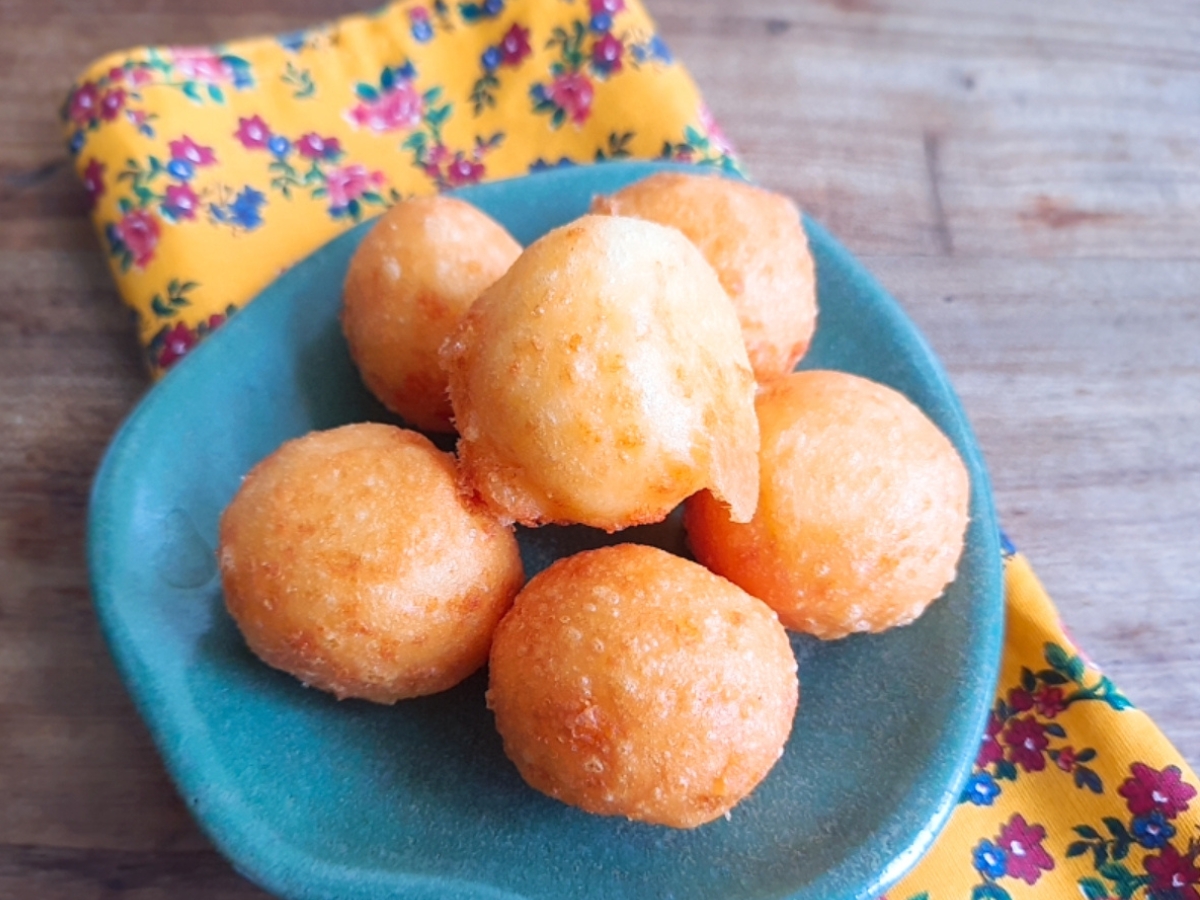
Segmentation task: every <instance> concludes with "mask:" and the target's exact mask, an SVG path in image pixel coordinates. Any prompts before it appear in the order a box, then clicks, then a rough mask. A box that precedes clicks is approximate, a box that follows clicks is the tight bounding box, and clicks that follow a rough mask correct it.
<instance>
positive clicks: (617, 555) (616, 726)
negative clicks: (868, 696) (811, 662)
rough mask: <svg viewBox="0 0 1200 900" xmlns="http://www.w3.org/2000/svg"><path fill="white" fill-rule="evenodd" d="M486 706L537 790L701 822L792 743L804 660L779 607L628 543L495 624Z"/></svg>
mask: <svg viewBox="0 0 1200 900" xmlns="http://www.w3.org/2000/svg"><path fill="white" fill-rule="evenodd" d="M489 672H490V678H491V683H490V686H489V689H488V694H487V698H488V706H489V707H490V708H491V709H492V711H493V712H494V713H495V716H496V727H497V729H498V730H499V732H500V735H501V737H502V738H503V739H504V752H505V753H506V754H507V755H508V757H509V759H511V760H512V761H513V763H515V764H516V766H517V769H518V770H519V771H520V773H521V776H522V777H523V778H524V779H525V780H526V781H527V782H528V783H529V784H530V785H531V786H532V787H534V788H536V789H537V790H539V791H541V792H543V793H545V794H548V795H550V796H551V797H554V798H556V799H558V800H561V801H563V802H564V803H569V804H571V805H572V806H578V807H580V808H582V809H584V810H586V811H588V812H591V813H597V814H599V815H605V816H626V817H628V818H630V819H636V820H638V821H642V822H649V823H652V824H658V825H669V826H671V827H673V828H694V827H696V826H697V825H703V824H704V823H705V822H709V821H711V820H713V819H715V818H717V817H719V816H721V815H723V814H724V813H726V812H728V811H729V810H730V809H732V808H733V806H734V805H735V804H737V803H738V802H739V801H741V800H742V799H743V798H744V797H746V796H747V795H748V794H749V793H750V792H751V791H752V790H754V788H755V787H756V786H757V785H758V783H759V782H760V781H762V779H763V778H764V777H765V776H766V774H767V772H769V771H770V769H771V767H772V766H773V765H774V764H775V762H776V760H778V759H779V757H780V755H781V754H782V753H783V747H784V744H785V743H786V742H787V738H788V734H789V733H790V732H791V728H792V719H793V717H794V716H795V712H796V703H797V699H798V693H799V686H798V684H797V681H796V660H795V657H794V656H793V655H792V649H791V646H790V644H789V643H788V638H787V635H786V633H785V632H784V630H783V627H782V626H781V625H780V624H779V620H778V619H777V618H776V616H775V614H774V613H773V612H771V610H770V609H768V608H767V606H766V605H765V604H763V603H762V602H760V601H758V600H755V599H754V598H753V597H751V596H749V595H748V594H746V593H745V592H744V591H743V590H741V588H739V587H737V586H736V585H733V584H731V583H730V582H728V581H726V580H725V579H724V578H719V577H717V576H716V575H713V574H712V573H711V572H709V571H708V570H706V569H705V568H704V567H702V566H699V565H697V564H696V563H694V562H690V561H688V560H685V559H682V558H680V557H678V556H673V555H672V554H670V553H667V552H666V551H664V550H659V549H656V548H653V547H644V546H640V545H637V544H621V545H618V546H615V547H605V548H602V549H600V550H591V551H587V552H584V553H579V554H576V555H575V556H570V557H567V558H565V559H561V560H559V561H558V562H556V563H554V565H552V566H551V567H550V568H548V569H546V570H545V571H544V572H542V573H540V574H539V575H537V576H535V577H534V578H533V579H532V580H531V581H530V582H529V584H528V585H527V586H526V588H525V589H524V590H523V591H522V592H521V593H520V594H518V595H517V599H516V601H515V602H514V604H513V608H512V610H511V611H510V612H509V613H508V615H506V616H505V617H504V620H503V621H502V622H501V623H500V627H499V628H498V629H497V631H496V639H495V641H494V643H493V644H492V654H491V660H490V663H489Z"/></svg>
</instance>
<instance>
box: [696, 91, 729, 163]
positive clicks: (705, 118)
mask: <svg viewBox="0 0 1200 900" xmlns="http://www.w3.org/2000/svg"><path fill="white" fill-rule="evenodd" d="M699 115H700V128H701V129H702V130H703V131H704V133H705V134H707V135H708V139H709V141H711V142H712V145H713V147H714V148H716V151H717V152H718V153H721V154H724V155H725V156H733V155H734V154H735V153H736V152H737V151H736V150H735V149H734V146H733V143H732V142H731V141H730V140H729V138H727V137H725V132H724V131H722V130H721V126H720V125H719V124H718V123H717V120H716V119H715V118H713V114H712V111H711V110H710V109H709V108H708V104H707V103H705V102H704V101H701V102H700V109H699Z"/></svg>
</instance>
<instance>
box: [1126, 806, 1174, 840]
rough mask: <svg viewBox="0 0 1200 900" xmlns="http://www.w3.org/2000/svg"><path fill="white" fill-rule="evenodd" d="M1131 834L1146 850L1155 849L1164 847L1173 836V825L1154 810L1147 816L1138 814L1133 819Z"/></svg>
mask: <svg viewBox="0 0 1200 900" xmlns="http://www.w3.org/2000/svg"><path fill="white" fill-rule="evenodd" d="M1133 836H1134V837H1135V838H1137V842H1138V843H1139V844H1141V845H1142V846H1143V847H1145V848H1146V849H1147V850H1157V849H1159V848H1160V847H1165V846H1166V844H1167V842H1168V841H1169V840H1171V838H1173V837H1174V836H1175V826H1174V825H1172V824H1171V823H1170V822H1168V821H1167V820H1166V818H1165V817H1164V816H1163V814H1162V813H1161V812H1159V811H1158V810H1155V811H1154V812H1152V813H1150V815H1148V816H1138V817H1137V818H1136V819H1134V820H1133Z"/></svg>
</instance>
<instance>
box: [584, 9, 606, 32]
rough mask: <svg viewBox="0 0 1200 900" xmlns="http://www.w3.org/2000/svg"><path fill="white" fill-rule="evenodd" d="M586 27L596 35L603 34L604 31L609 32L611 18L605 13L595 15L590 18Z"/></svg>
mask: <svg viewBox="0 0 1200 900" xmlns="http://www.w3.org/2000/svg"><path fill="white" fill-rule="evenodd" d="M588 27H589V28H590V29H591V30H592V31H594V32H595V33H596V34H604V32H606V31H611V30H612V16H611V15H609V14H608V13H606V12H602V13H596V14H595V15H594V16H592V21H591V22H589V23H588Z"/></svg>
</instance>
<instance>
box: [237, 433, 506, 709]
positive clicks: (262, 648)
mask: <svg viewBox="0 0 1200 900" xmlns="http://www.w3.org/2000/svg"><path fill="white" fill-rule="evenodd" d="M220 561H221V583H222V586H223V587H224V590H225V603H226V606H227V607H228V608H229V612H230V613H231V614H232V616H233V618H234V619H235V620H236V621H237V624H238V627H239V628H240V629H241V631H242V634H243V635H244V636H245V638H246V642H247V643H248V644H249V645H250V649H251V650H253V651H254V652H255V653H256V654H257V655H258V656H259V657H260V658H261V659H262V660H263V661H264V662H266V663H267V664H268V665H271V666H274V667H275V668H277V669H282V670H283V671H285V672H290V673H291V674H293V675H295V676H296V677H297V678H299V679H300V680H301V681H303V682H304V683H305V684H308V685H312V686H313V687H317V688H320V689H321V690H324V691H329V692H331V693H333V694H336V695H337V697H338V698H339V699H342V698H345V697H360V698H363V699H365V700H373V701H375V702H376V703H394V702H395V701H397V700H401V699H404V698H407V697H419V696H422V695H425V694H432V693H435V692H437V691H442V690H445V689H446V688H449V687H451V686H453V685H455V684H457V683H458V682H459V681H461V680H462V679H464V678H466V677H467V676H468V675H470V674H471V673H472V672H474V671H475V670H476V669H478V668H479V667H480V666H481V665H483V663H484V661H485V660H486V659H487V654H488V648H489V647H490V646H491V641H492V633H493V632H494V630H495V628H496V624H497V623H498V622H499V621H500V618H501V616H503V615H504V613H505V611H506V610H507V609H508V607H509V605H510V604H511V602H512V598H513V597H514V596H515V595H516V593H517V591H518V590H519V589H520V587H521V585H522V583H523V581H524V571H523V569H522V566H521V558H520V556H519V555H518V553H517V542H516V539H515V538H514V537H513V535H512V532H511V530H510V529H507V528H504V527H502V526H501V525H500V524H499V523H497V522H496V521H495V519H493V518H492V517H491V516H488V515H486V514H485V513H483V512H481V511H478V510H475V509H471V508H468V507H466V506H464V505H463V503H462V502H461V500H460V499H459V495H458V491H457V488H456V484H455V472H454V460H453V457H452V456H451V455H450V454H448V453H442V452H440V451H439V450H437V449H436V448H435V447H434V446H433V445H432V444H431V443H430V442H429V441H428V440H427V439H426V438H424V437H422V436H421V435H419V434H417V433H416V432H413V431H406V430H404V429H401V428H395V427H392V426H390V425H377V424H360V425H347V426H345V427H343V428H335V429H333V430H332V431H324V432H313V433H312V434H309V435H307V436H306V437H302V438H299V439H297V440H294V441H289V442H288V443H286V444H284V445H283V446H282V447H281V448H279V450H277V451H276V452H275V453H273V454H272V455H271V456H269V457H267V458H266V459H265V460H263V461H262V462H260V463H259V464H258V465H257V466H255V467H254V468H253V469H252V470H251V472H250V474H249V475H247V476H246V479H245V481H243V482H242V486H241V488H240V490H239V491H238V493H237V495H236V496H235V497H234V499H233V502H231V503H230V504H229V506H228V507H227V508H226V510H225V513H224V515H222V517H221V527H220Z"/></svg>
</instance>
